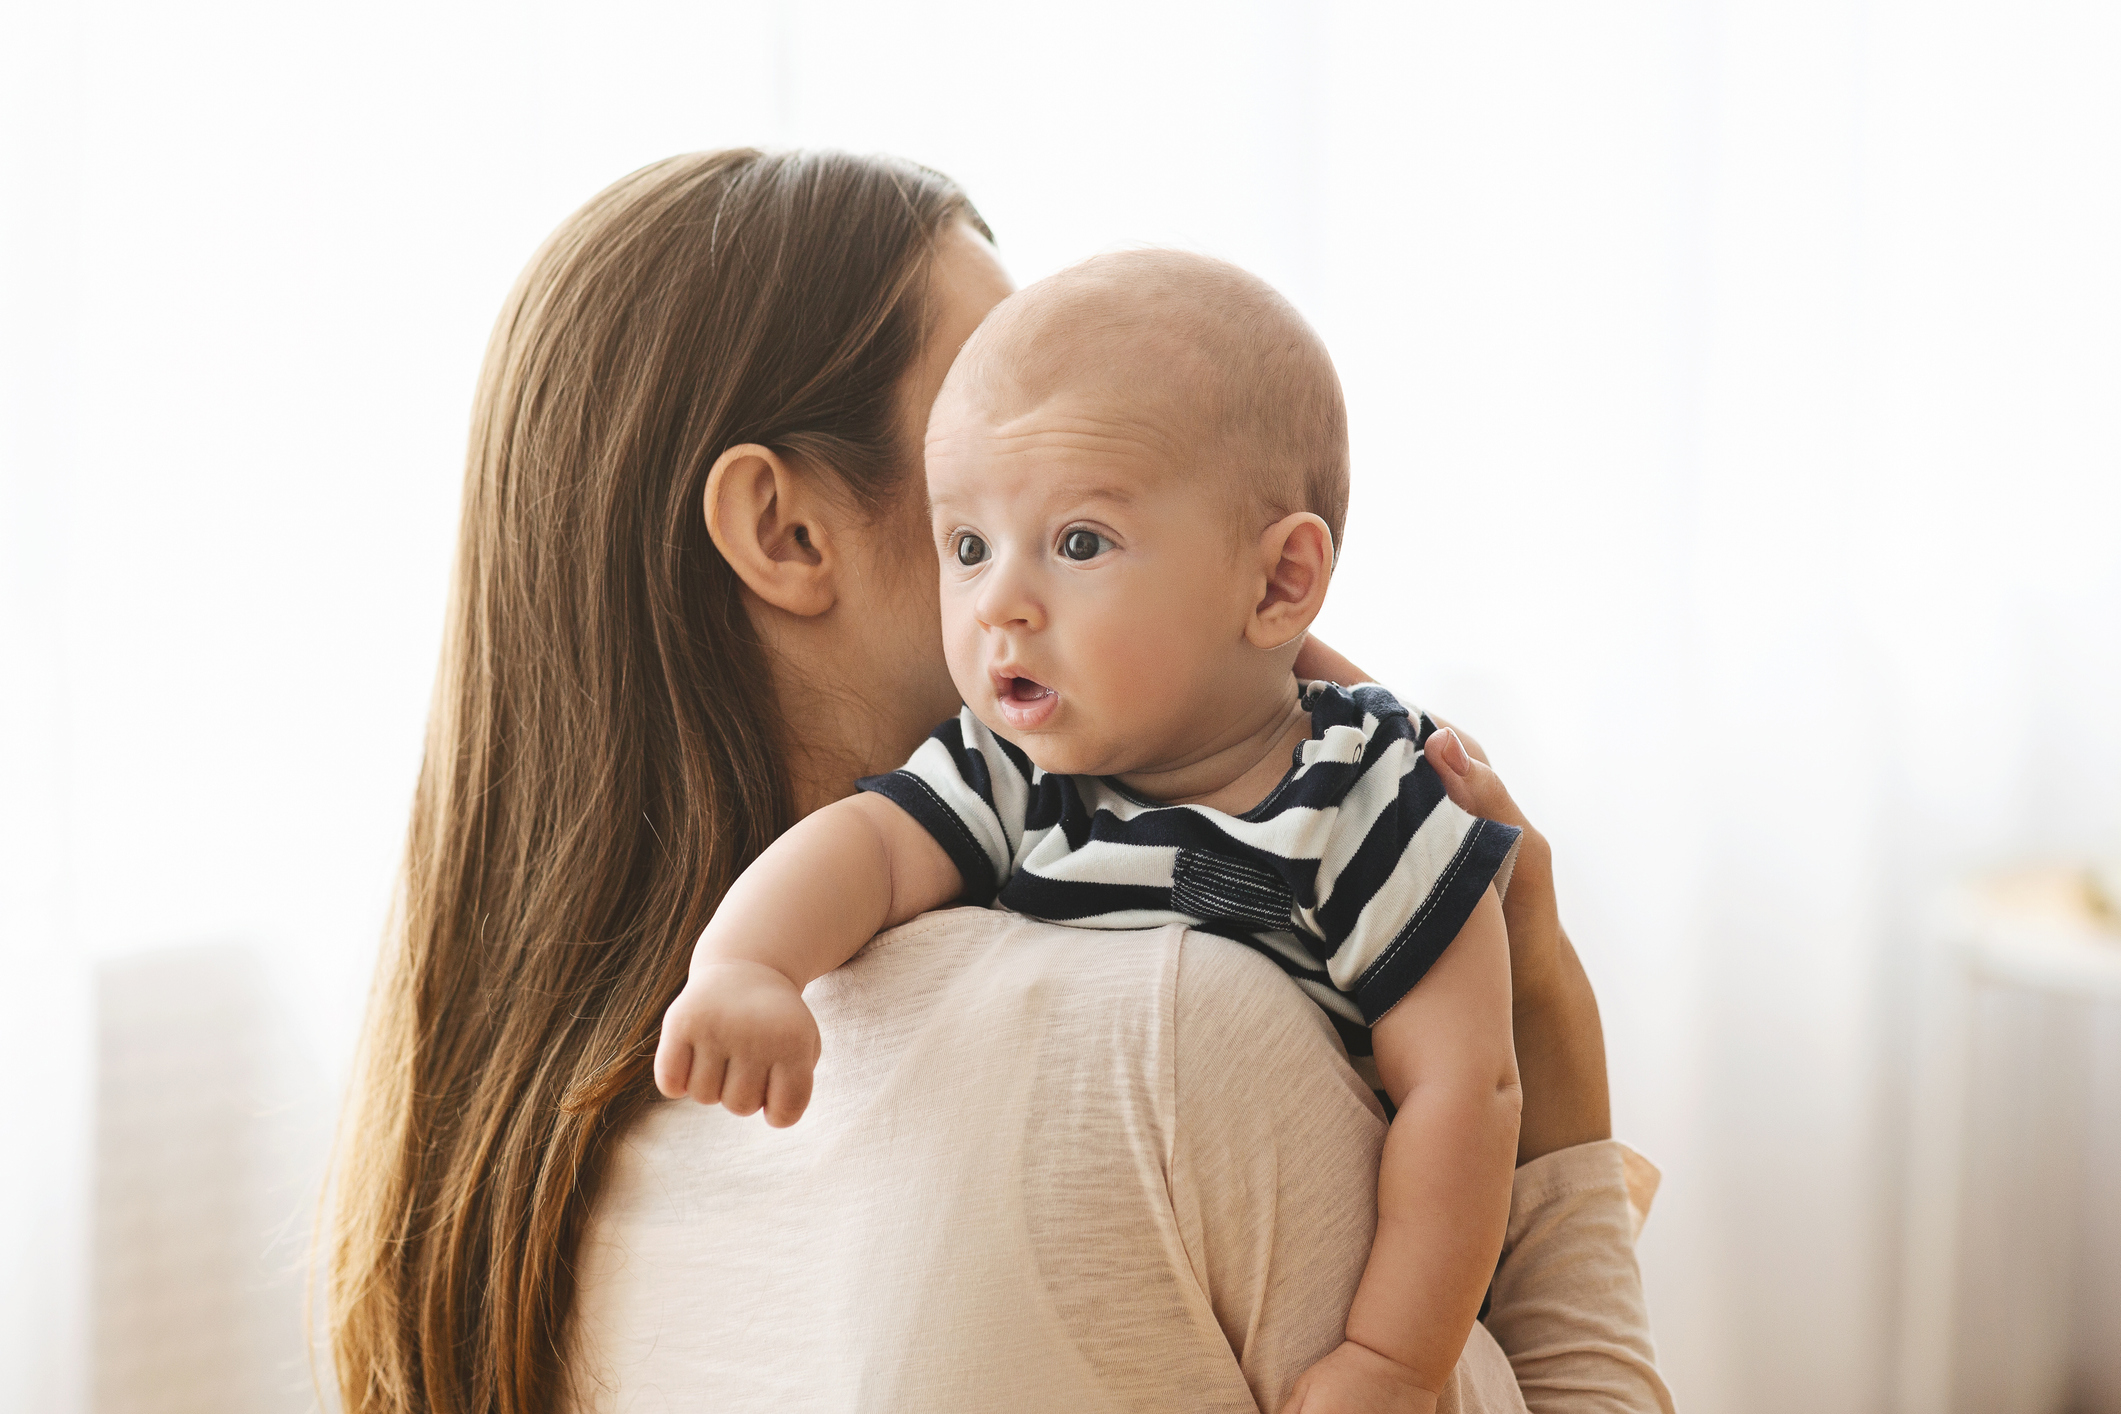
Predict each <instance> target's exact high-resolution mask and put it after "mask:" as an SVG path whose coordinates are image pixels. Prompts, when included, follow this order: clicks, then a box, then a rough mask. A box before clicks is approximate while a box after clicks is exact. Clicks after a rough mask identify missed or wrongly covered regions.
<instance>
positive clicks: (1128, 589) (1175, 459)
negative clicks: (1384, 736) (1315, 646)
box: [927, 251, 1348, 775]
mask: <svg viewBox="0 0 2121 1414" xmlns="http://www.w3.org/2000/svg"><path fill="white" fill-rule="evenodd" d="M927 462H928V496H929V501H930V503H931V506H932V518H933V525H934V530H935V536H936V544H937V547H938V550H939V552H940V554H941V556H942V585H943V590H942V598H943V637H944V644H945V647H946V649H947V652H948V656H949V660H950V672H951V676H952V677H953V678H954V679H955V681H956V683H957V687H958V690H959V692H961V693H962V694H963V695H964V698H965V701H966V703H967V705H969V706H970V707H971V708H972V710H973V711H974V712H975V713H976V714H977V715H978V716H979V717H980V719H981V720H982V721H984V722H986V723H987V725H989V726H990V727H993V728H994V729H995V730H997V731H999V732H1000V733H1002V734H1003V735H1004V736H1005V737H1007V738H1008V739H1010V740H1012V741H1014V742H1016V743H1017V744H1018V745H1020V746H1022V747H1023V748H1024V750H1025V751H1026V752H1028V753H1029V754H1030V756H1031V758H1032V759H1033V760H1034V761H1036V762H1037V763H1038V764H1039V765H1040V766H1043V767H1044V768H1045V769H1047V770H1049V771H1058V772H1066V773H1070V774H1089V775H1117V774H1122V773H1126V772H1133V771H1151V770H1163V769H1171V768H1174V767H1177V766H1180V765H1183V764H1185V763H1186V761H1187V760H1189V759H1191V758H1193V757H1195V756H1198V755H1201V754H1204V753H1205V752H1207V751H1211V750H1215V749H1218V748H1219V747H1221V746H1226V745H1228V744H1229V740H1230V739H1232V738H1234V737H1235V736H1237V735H1239V734H1241V733H1243V732H1249V731H1252V730H1254V729H1256V728H1257V726H1258V719H1257V714H1258V713H1260V712H1263V711H1274V710H1278V709H1280V708H1283V707H1285V705H1286V702H1287V694H1288V690H1289V684H1290V678H1289V671H1290V666H1291V664H1292V663H1293V661H1294V659H1295V656H1296V650H1297V648H1298V646H1299V645H1300V644H1301V642H1302V640H1303V634H1304V631H1305V630H1306V629H1307V628H1308V627H1309V626H1310V624H1311V621H1312V619H1313V618H1315V617H1316V616H1317V613H1318V610H1319V607H1320V605H1321V604H1323V602H1324V600H1325V589H1326V581H1327V578H1328V577H1329V575H1330V574H1331V571H1332V564H1333V553H1334V548H1335V546H1337V545H1338V544H1339V542H1340V538H1341V529H1342V522H1343V520H1344V518H1345V517H1346V514H1347V503H1348V435H1347V414H1346V410H1345V407H1344V405H1343V403H1342V400H1341V392H1340V380H1339V378H1338V377H1337V376H1336V375H1335V374H1334V372H1333V362H1332V360H1331V359H1330V358H1328V357H1327V355H1326V350H1325V346H1324V345H1323V344H1322V343H1320V342H1319V339H1318V336H1317V335H1316V334H1315V333H1313V332H1312V330H1311V327H1310V326H1309V325H1308V324H1306V323H1305V322H1304V320H1303V317H1302V316H1301V315H1299V314H1298V313H1297V312H1296V311H1295V309H1293V308H1292V307H1291V306H1290V305H1289V303H1288V301H1286V300H1284V299H1283V298H1282V297H1281V296H1280V295H1278V294H1276V293H1275V292H1274V290H1273V289H1272V288H1270V287H1269V286H1268V285H1267V284H1266V283H1265V282H1263V281H1261V280H1259V279H1257V278H1256V277H1254V276H1252V275H1248V274H1246V273H1245V272H1244V271H1242V270H1239V269H1238V268H1237V267H1235V266H1233V265H1228V264H1225V263H1223V262H1222V261H1219V260H1211V259H1208V258H1207V257H1205V256H1198V255H1187V254H1182V253H1179V252H1175V251H1129V252H1125V253H1122V254H1116V255H1105V256H1099V257H1097V258H1096V259H1094V260H1089V261H1086V262H1084V263H1083V264H1081V265H1078V266H1075V267H1074V268H1073V269H1070V270H1065V271H1063V272H1061V273H1060V274H1058V275H1055V276H1052V277H1051V278H1049V279H1045V280H1041V281H1039V282H1038V283H1036V284H1033V285H1031V286H1028V287H1027V288H1025V289H1024V290H1023V291H1021V292H1020V293H1018V294H1016V295H1014V296H1012V297H1010V298H1009V299H1007V300H1005V301H1003V302H1002V304H1001V305H1000V306H998V307H997V308H996V309H995V311H994V312H993V313H992V314H991V315H989V316H988V318H987V321H986V322H985V323H984V324H982V325H980V327H979V331H978V332H977V333H975V334H974V335H973V336H972V338H971V340H970V341H969V342H967V343H966V345H965V348H964V351H963V352H962V353H961V354H959V356H958V359H957V362H956V364H955V365H954V366H953V367H952V368H951V370H950V376H949V378H948V379H947V380H946V381H945V382H944V384H943V390H942V394H941V396H940V397H938V398H937V400H936V404H935V411H934V414H933V416H932V417H931V418H930V419H929V423H928V441H927Z"/></svg>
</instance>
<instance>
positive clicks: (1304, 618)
mask: <svg viewBox="0 0 2121 1414" xmlns="http://www.w3.org/2000/svg"><path fill="white" fill-rule="evenodd" d="M1259 569H1260V572H1261V574H1262V576H1263V577H1264V579H1265V581H1266V591H1265V593H1263V594H1262V595H1261V596H1260V600H1259V603H1258V604H1256V605H1254V606H1253V609H1252V621H1251V622H1250V623H1248V624H1246V625H1245V640H1246V642H1248V643H1250V644H1251V645H1252V646H1253V647H1254V648H1268V649H1272V648H1286V647H1288V646H1289V645H1290V644H1292V643H1294V642H1296V640H1297V639H1299V638H1301V637H1302V636H1303V633H1304V630H1305V629H1308V628H1309V627H1310V626H1311V621H1312V620H1313V619H1315V618H1317V617H1318V611H1319V610H1320V609H1322V608H1324V607H1325V603H1326V582H1327V581H1328V580H1330V579H1331V578H1332V577H1333V533H1332V532H1331V531H1329V530H1327V529H1326V523H1325V522H1324V521H1322V520H1320V519H1319V518H1318V517H1317V516H1315V515H1312V514H1311V513H1310V512H1309V511H1297V512H1295V513H1293V514H1291V515H1285V516H1283V517H1282V518H1281V519H1280V520H1278V521H1276V522H1274V524H1272V525H1270V526H1268V527H1267V528H1266V529H1265V530H1264V531H1262V532H1261V534H1260V537H1259Z"/></svg>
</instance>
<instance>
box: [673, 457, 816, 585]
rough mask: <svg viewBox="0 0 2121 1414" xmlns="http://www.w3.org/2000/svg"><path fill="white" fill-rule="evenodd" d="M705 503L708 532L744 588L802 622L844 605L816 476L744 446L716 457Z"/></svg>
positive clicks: (710, 472)
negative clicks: (795, 616)
mask: <svg viewBox="0 0 2121 1414" xmlns="http://www.w3.org/2000/svg"><path fill="white" fill-rule="evenodd" d="M703 500H704V502H705V509H706V513H707V533H708V534H709V535H710V536H712V537H714V546H715V548H716V549H717V550H720V551H721V552H722V558H723V559H725V560H727V561H728V562H729V567H730V568H731V569H733V570H735V571H736V574H737V578H738V579H741V580H742V581H743V582H744V587H745V588H747V589H749V590H750V591H751V592H752V593H753V594H756V595H757V596H758V597H759V598H761V599H763V600H765V601H766V602H767V603H768V604H771V605H772V606H773V607H774V608H776V609H781V610H784V611H786V612H787V613H791V614H796V615H799V616H801V617H803V618H812V617H815V616H816V615H818V614H822V613H824V612H825V611H826V610H827V609H830V608H831V607H832V606H833V604H834V603H835V602H836V601H837V599H838V597H839V587H838V582H837V581H838V572H839V565H838V557H837V555H836V554H835V546H834V542H833V536H832V533H831V531H830V530H829V529H828V527H827V525H826V518H827V513H828V510H829V508H828V507H827V506H826V504H825V502H824V499H823V497H822V496H821V495H820V494H819V488H818V487H817V485H816V482H815V478H813V477H808V476H805V475H803V474H802V473H801V472H799V471H797V470H796V468H795V467H794V466H793V465H791V464H790V463H789V461H788V460H787V459H786V458H785V457H783V456H782V455H781V454H780V453H779V452H776V451H774V450H773V449H772V448H771V447H762V446H760V445H759V444H758V443H756V442H745V443H743V444H742V445H740V446H735V447H731V448H730V449H729V450H728V451H726V452H724V453H722V454H721V455H720V456H719V457H716V458H715V461H714V467H713V469H712V470H711V471H709V472H708V473H707V490H706V493H705V495H704V497H703Z"/></svg>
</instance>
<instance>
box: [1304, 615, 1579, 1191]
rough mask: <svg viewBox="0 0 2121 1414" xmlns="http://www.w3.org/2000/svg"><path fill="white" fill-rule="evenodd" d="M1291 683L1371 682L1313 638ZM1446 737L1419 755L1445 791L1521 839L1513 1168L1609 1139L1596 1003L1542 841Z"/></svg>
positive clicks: (1513, 948)
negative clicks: (1519, 1114) (1519, 1101)
mask: <svg viewBox="0 0 2121 1414" xmlns="http://www.w3.org/2000/svg"><path fill="white" fill-rule="evenodd" d="M1295 671H1296V675H1297V676H1298V677H1300V678H1305V679H1323V680H1324V681H1326V682H1337V683H1340V684H1342V685H1343V686H1347V687H1352V686H1354V685H1355V684H1356V683H1359V682H1369V681H1372V679H1371V678H1370V676H1369V674H1367V673H1365V672H1363V671H1362V669H1360V668H1358V667H1356V666H1355V665H1354V664H1353V663H1351V662H1349V661H1348V660H1347V659H1346V658H1344V657H1342V656H1341V655H1340V654H1339V653H1336V652H1334V651H1333V649H1332V648H1330V647H1328V646H1327V645H1326V644H1324V643H1322V642H1320V641H1319V640H1318V638H1317V637H1316V635H1313V636H1312V637H1309V638H1306V639H1305V640H1304V643H1303V647H1302V648H1300V649H1298V650H1297V654H1296V666H1295ZM1430 718H1431V720H1433V721H1434V722H1435V723H1436V724H1437V725H1438V726H1439V727H1441V728H1442V729H1443V730H1441V731H1439V732H1436V733H1435V734H1434V735H1432V736H1431V737H1430V738H1429V740H1428V743H1427V745H1426V747H1425V748H1424V749H1425V751H1426V752H1427V755H1428V758H1429V764H1430V765H1431V766H1432V767H1434V768H1435V770H1436V773H1437V774H1438V775H1439V776H1441V777H1442V778H1443V784H1444V790H1445V791H1446V792H1447V793H1448V794H1449V795H1450V797H1451V800H1452V802H1453V803H1454V804H1456V805H1457V806H1458V807H1459V808H1460V809H1461V810H1464V811H1466V812H1467V813H1468V814H1472V815H1478V816H1479V817H1480V818H1481V819H1483V820H1497V821H1500V822H1501V823H1503V824H1505V825H1515V826H1516V827H1517V828H1518V829H1520V830H1522V831H1524V838H1523V839H1522V840H1521V841H1520V842H1519V844H1518V846H1517V867H1516V869H1515V870H1514V871H1513V872H1512V874H1511V876H1510V892H1509V895H1508V896H1507V897H1506V898H1504V899H1503V902H1502V916H1503V922H1504V924H1505V925H1506V926H1507V927H1508V929H1509V933H1510V991H1511V1016H1512V1021H1513V1023H1514V1025H1513V1029H1514V1031H1515V1033H1516V1040H1517V1072H1518V1077H1519V1079H1520V1081H1521V1082H1522V1083H1523V1086H1524V1118H1523V1121H1522V1123H1521V1125H1520V1127H1519V1129H1518V1132H1517V1162H1518V1163H1520V1164H1525V1163H1529V1162H1531V1161H1532V1160H1533V1159H1536V1158H1538V1157H1540V1156H1541V1155H1542V1154H1551V1153H1553V1152H1554V1151H1555V1150H1556V1149H1566V1148H1568V1147H1570V1146H1571V1145H1575V1144H1588V1143H1590V1142H1591V1141H1593V1140H1597V1139H1610V1138H1612V1137H1613V1117H1612V1106H1611V1101H1610V1099H1609V1097H1608V1095H1607V1091H1606V1070H1605V1031H1604V1028H1603V1027H1602V1026H1600V1024H1599V1020H1598V998H1597V997H1596V996H1595V995H1593V994H1592V992H1591V981H1590V979H1589V978H1588V977H1586V976H1585V975H1584V971H1583V964H1582V962H1580V961H1579V960H1578V959H1577V957H1576V949H1575V948H1573V947H1571V946H1570V945H1569V935H1568V934H1567V933H1566V932H1564V931H1563V930H1562V927H1561V915H1560V912H1559V911H1558V910H1557V909H1556V907H1555V904H1554V855H1553V851H1552V850H1550V849H1549V848H1548V846H1547V840H1546V836H1544V835H1542V834H1540V833H1539V831H1538V830H1536V829H1534V828H1532V822H1531V821H1529V820H1527V819H1525V817H1524V812H1523V811H1522V810H1520V809H1518V808H1517V802H1516V801H1515V800H1512V799H1511V798H1510V792H1509V790H1508V789H1507V788H1506V787H1505V786H1504V785H1503V783H1502V778H1501V777H1500V776H1498V775H1496V774H1495V772H1494V771H1493V770H1491V769H1490V768H1489V766H1488V757H1487V753H1486V752H1484V751H1482V750H1481V749H1480V743H1479V742H1477V741H1474V740H1473V739H1472V738H1471V737H1468V736H1466V735H1465V734H1464V733H1462V732H1460V731H1459V730H1458V729H1457V728H1456V727H1453V726H1452V725H1451V724H1450V723H1449V722H1446V721H1444V719H1443V718H1441V717H1438V716H1436V715H1435V714H1434V713H1431V714H1430Z"/></svg>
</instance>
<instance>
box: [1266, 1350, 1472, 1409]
mask: <svg viewBox="0 0 2121 1414" xmlns="http://www.w3.org/2000/svg"><path fill="white" fill-rule="evenodd" d="M1435 1410H1436V1396H1435V1395H1434V1394H1433V1393H1431V1392H1430V1391H1428V1390H1425V1389H1423V1388H1421V1387H1420V1386H1419V1385H1417V1384H1415V1383H1414V1372H1413V1371H1412V1370H1409V1369H1408V1368H1407V1367H1406V1366H1404V1365H1402V1364H1400V1363H1399V1362H1398V1361H1396V1360H1388V1359H1386V1358H1385V1357H1384V1356H1382V1355H1379V1354H1378V1353H1377V1352H1376V1351H1374V1350H1372V1349H1370V1348H1369V1347H1368V1346H1366V1345H1357V1344H1356V1343H1355V1342H1354V1341H1352V1340H1344V1341H1342V1342H1341V1343H1340V1344H1339V1345H1338V1346H1337V1347H1335V1348H1334V1351H1333V1353H1332V1354H1330V1355H1328V1356H1327V1357H1326V1358H1325V1359H1323V1360H1321V1361H1319V1362H1318V1363H1317V1364H1316V1365H1313V1366H1312V1367H1311V1368H1310V1369H1308V1370H1306V1371H1304V1377H1303V1378H1302V1379H1300V1380H1298V1381H1297V1382H1296V1388H1295V1389H1294V1390H1293V1391H1291V1392H1290V1394H1289V1402H1288V1403H1287V1404H1284V1405H1283V1406H1282V1407H1281V1414H1435Z"/></svg>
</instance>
